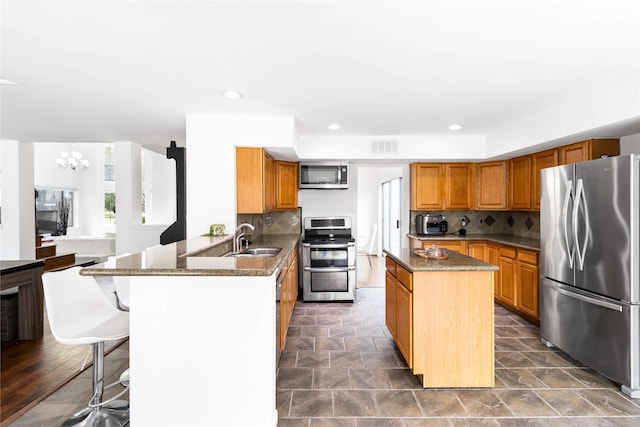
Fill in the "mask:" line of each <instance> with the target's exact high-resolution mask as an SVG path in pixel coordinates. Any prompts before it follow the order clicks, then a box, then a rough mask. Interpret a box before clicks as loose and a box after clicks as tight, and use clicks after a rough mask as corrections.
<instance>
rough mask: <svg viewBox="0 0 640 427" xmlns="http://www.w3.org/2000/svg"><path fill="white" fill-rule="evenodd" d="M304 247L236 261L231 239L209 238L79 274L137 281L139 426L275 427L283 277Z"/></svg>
mask: <svg viewBox="0 0 640 427" xmlns="http://www.w3.org/2000/svg"><path fill="white" fill-rule="evenodd" d="M299 238H300V236H299V235H277V236H263V237H261V238H258V239H256V240H255V241H254V244H253V245H252V247H267V246H269V247H280V248H282V250H281V251H280V253H279V254H278V255H277V256H275V257H264V258H236V257H222V255H223V254H224V253H225V252H228V251H229V250H230V248H231V246H230V245H231V242H232V237H231V236H223V237H209V236H201V237H196V238H193V239H188V240H185V241H181V242H177V243H172V244H169V245H165V246H157V247H152V248H149V249H147V250H145V251H143V252H140V253H136V254H132V255H129V256H125V257H122V258H118V259H116V260H115V262H113V263H105V264H100V265H96V266H91V267H89V268H85V269H83V270H82V271H81V274H83V275H92V276H127V277H128V278H129V283H130V307H131V309H130V340H129V366H130V372H131V384H132V387H131V390H130V401H131V422H130V424H131V425H139V426H157V427H163V426H167V427H174V426H205V425H220V426H249V425H250V426H273V427H275V426H276V425H277V421H278V415H277V411H276V400H275V396H276V383H275V381H276V356H275V355H276V338H275V337H276V277H277V275H278V272H279V271H280V270H281V268H282V267H283V263H284V262H285V260H286V259H287V257H288V256H289V255H290V253H291V251H293V250H294V249H295V248H296V247H297V246H296V245H297V243H298V240H299Z"/></svg>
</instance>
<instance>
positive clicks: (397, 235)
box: [381, 178, 402, 249]
mask: <svg viewBox="0 0 640 427" xmlns="http://www.w3.org/2000/svg"><path fill="white" fill-rule="evenodd" d="M401 216H402V178H394V179H392V180H391V181H386V182H383V183H382V225H381V228H382V249H389V248H401V247H402V231H401V230H402V228H401V227H402V222H401V219H400V218H401Z"/></svg>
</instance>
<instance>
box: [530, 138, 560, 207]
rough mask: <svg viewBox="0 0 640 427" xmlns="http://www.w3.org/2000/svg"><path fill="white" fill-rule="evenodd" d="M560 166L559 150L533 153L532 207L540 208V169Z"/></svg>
mask: <svg viewBox="0 0 640 427" xmlns="http://www.w3.org/2000/svg"><path fill="white" fill-rule="evenodd" d="M554 166H558V150H557V149H555V148H554V149H553V150H546V151H541V152H539V153H535V154H532V155H531V209H533V210H537V211H539V210H540V171H541V170H542V169H545V168H551V167H554Z"/></svg>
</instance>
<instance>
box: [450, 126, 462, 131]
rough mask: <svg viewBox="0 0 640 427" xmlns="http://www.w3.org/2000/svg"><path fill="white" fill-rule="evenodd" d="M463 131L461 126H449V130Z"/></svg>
mask: <svg viewBox="0 0 640 427" xmlns="http://www.w3.org/2000/svg"><path fill="white" fill-rule="evenodd" d="M460 129H462V126H460V125H451V126H449V130H460Z"/></svg>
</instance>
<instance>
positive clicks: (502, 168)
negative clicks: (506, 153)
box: [476, 160, 509, 210]
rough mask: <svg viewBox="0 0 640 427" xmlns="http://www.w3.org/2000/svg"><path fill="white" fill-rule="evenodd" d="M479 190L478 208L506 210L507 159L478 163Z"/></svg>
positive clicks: (477, 194) (477, 193)
mask: <svg viewBox="0 0 640 427" xmlns="http://www.w3.org/2000/svg"><path fill="white" fill-rule="evenodd" d="M476 170H477V173H476V176H477V186H478V189H477V192H476V209H479V210H485V209H486V210H506V209H507V207H508V200H507V185H508V184H507V172H508V170H509V166H508V162H507V160H501V161H496V162H483V163H478V164H477V165H476Z"/></svg>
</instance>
